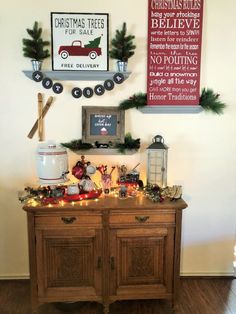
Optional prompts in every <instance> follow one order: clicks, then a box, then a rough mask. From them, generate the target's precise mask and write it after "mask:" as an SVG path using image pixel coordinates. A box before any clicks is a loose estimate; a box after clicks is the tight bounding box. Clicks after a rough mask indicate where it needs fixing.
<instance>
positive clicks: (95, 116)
mask: <svg viewBox="0 0 236 314" xmlns="http://www.w3.org/2000/svg"><path fill="white" fill-rule="evenodd" d="M124 119H125V116H124V111H123V110H119V109H118V108H117V107H97V106H96V107H95V106H93V107H91V106H88V107H87V106H83V107H82V120H83V129H82V133H83V142H85V143H86V142H88V143H94V142H96V141H98V142H99V143H103V144H105V143H108V142H109V141H111V142H123V141H124V123H125V121H124Z"/></svg>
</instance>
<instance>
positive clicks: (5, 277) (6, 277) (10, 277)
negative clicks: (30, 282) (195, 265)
mask: <svg viewBox="0 0 236 314" xmlns="http://www.w3.org/2000/svg"><path fill="white" fill-rule="evenodd" d="M180 277H183V278H185V277H196V278H197V277H214V278H216V277H227V278H228V277H229V278H230V277H231V278H236V274H235V273H234V272H181V273H180ZM29 278H30V276H29V274H22V275H17V274H11V275H0V280H17V279H19V280H20V279H21V280H22V279H29Z"/></svg>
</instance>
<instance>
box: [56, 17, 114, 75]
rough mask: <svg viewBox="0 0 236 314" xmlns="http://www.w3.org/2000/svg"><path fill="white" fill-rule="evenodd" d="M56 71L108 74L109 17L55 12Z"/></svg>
mask: <svg viewBox="0 0 236 314" xmlns="http://www.w3.org/2000/svg"><path fill="white" fill-rule="evenodd" d="M51 28H52V31H51V36H52V69H53V70H54V71H55V70H60V71H63V70H65V71H91V70H92V71H108V69H109V65H108V49H109V48H108V47H109V42H108V14H107V13H62V12H51Z"/></svg>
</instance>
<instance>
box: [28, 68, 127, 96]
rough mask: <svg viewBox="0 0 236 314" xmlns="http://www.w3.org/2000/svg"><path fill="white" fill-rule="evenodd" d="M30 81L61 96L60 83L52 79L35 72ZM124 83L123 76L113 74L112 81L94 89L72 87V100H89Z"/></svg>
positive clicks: (109, 80)
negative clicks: (40, 83)
mask: <svg viewBox="0 0 236 314" xmlns="http://www.w3.org/2000/svg"><path fill="white" fill-rule="evenodd" d="M32 79H33V80H34V81H35V82H37V83H39V82H42V85H43V87H44V88H46V89H50V88H52V90H53V92H54V93H55V94H61V93H62V92H63V90H64V88H63V85H62V84H61V83H58V82H57V83H53V81H52V79H50V78H49V77H44V75H43V73H42V72H40V71H35V72H33V74H32ZM124 81H125V76H124V74H122V73H115V74H114V75H113V78H112V79H107V80H105V81H104V83H103V84H97V85H96V86H95V87H94V88H92V87H85V88H83V90H82V89H81V88H79V87H74V88H73V89H72V91H71V94H72V96H73V97H74V98H80V97H82V96H84V97H85V98H91V97H92V96H93V95H94V94H96V95H97V96H102V95H103V94H104V93H105V91H106V90H107V91H111V90H112V89H113V88H114V86H115V84H118V85H119V84H122V83H123V82H124Z"/></svg>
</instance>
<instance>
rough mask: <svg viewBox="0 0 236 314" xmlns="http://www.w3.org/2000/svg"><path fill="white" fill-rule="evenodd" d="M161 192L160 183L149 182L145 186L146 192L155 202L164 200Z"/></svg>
mask: <svg viewBox="0 0 236 314" xmlns="http://www.w3.org/2000/svg"><path fill="white" fill-rule="evenodd" d="M161 192H162V190H161V188H160V187H159V186H158V185H156V184H150V183H148V184H147V185H146V186H145V192H144V194H145V195H146V196H147V197H148V198H149V199H150V200H151V201H153V202H162V201H163V197H162V195H161Z"/></svg>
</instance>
